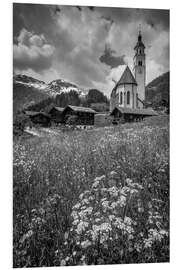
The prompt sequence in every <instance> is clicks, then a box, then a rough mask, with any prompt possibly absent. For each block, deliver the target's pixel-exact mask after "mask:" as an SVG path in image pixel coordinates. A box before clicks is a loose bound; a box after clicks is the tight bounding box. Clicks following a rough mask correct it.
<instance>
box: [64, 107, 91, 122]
mask: <svg viewBox="0 0 180 270" xmlns="http://www.w3.org/2000/svg"><path fill="white" fill-rule="evenodd" d="M95 113H96V112H95V111H94V110H93V109H91V108H87V107H77V106H71V105H68V106H67V107H66V108H65V109H64V110H63V111H62V119H63V123H68V122H69V121H68V119H69V120H70V119H74V123H75V124H76V125H94V115H95Z"/></svg>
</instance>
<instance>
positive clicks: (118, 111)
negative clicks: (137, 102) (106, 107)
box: [110, 107, 158, 124]
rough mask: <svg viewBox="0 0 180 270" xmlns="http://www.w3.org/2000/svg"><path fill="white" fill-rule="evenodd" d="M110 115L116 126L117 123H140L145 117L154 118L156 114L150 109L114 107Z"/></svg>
mask: <svg viewBox="0 0 180 270" xmlns="http://www.w3.org/2000/svg"><path fill="white" fill-rule="evenodd" d="M110 115H111V116H113V123H114V124H118V123H119V122H133V121H140V120H142V119H144V118H145V117H148V116H156V115H158V114H157V113H156V112H155V111H154V110H152V109H131V108H124V107H115V108H114V110H113V111H112V112H111V114H110Z"/></svg>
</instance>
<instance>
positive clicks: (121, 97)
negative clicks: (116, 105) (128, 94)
mask: <svg viewBox="0 0 180 270" xmlns="http://www.w3.org/2000/svg"><path fill="white" fill-rule="evenodd" d="M122 103H123V93H122V92H121V93H120V104H122Z"/></svg>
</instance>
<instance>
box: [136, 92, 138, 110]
mask: <svg viewBox="0 0 180 270" xmlns="http://www.w3.org/2000/svg"><path fill="white" fill-rule="evenodd" d="M136 107H137V108H138V93H137V94H136Z"/></svg>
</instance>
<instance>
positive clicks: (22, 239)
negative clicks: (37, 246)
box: [19, 230, 33, 244]
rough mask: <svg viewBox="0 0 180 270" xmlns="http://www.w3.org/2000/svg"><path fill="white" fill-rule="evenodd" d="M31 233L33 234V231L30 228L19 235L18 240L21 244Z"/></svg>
mask: <svg viewBox="0 0 180 270" xmlns="http://www.w3.org/2000/svg"><path fill="white" fill-rule="evenodd" d="M32 235H33V231H32V230H29V231H28V232H27V233H25V234H24V235H23V236H22V237H21V239H20V240H19V242H20V243H21V244H23V243H24V241H25V240H26V239H28V238H30V237H31V236H32Z"/></svg>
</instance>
